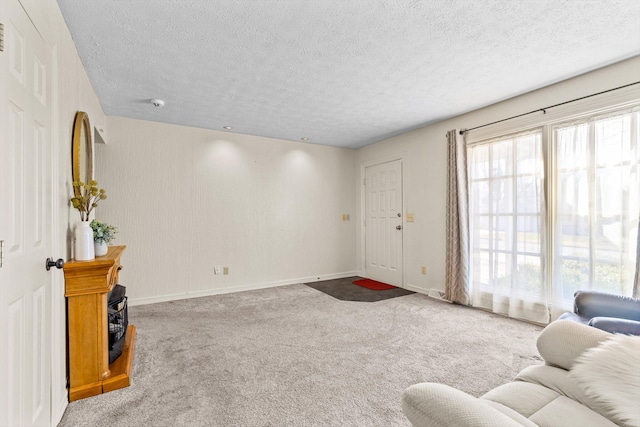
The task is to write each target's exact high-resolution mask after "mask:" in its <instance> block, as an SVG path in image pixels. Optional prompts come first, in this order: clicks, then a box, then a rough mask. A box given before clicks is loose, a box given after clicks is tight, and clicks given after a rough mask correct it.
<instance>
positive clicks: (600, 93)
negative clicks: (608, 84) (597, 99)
mask: <svg viewBox="0 0 640 427" xmlns="http://www.w3.org/2000/svg"><path fill="white" fill-rule="evenodd" d="M637 84H640V81H638V82H634V83H629V84H626V85H624V86H618V87H615V88H613V89H609V90H604V91H602V92H598V93H593V94H591V95H587V96H582V97H580V98H576V99H572V100H571V101H565V102H561V103H559V104H554V105H550V106H548V107H544V108H539V109H537V110H533V111H529V112H528V113H522V114H518V115H517V116H512V117H507V118H506V119H502V120H497V121H495V122H491V123H486V124H484V125H480V126H476V127H473V128H470V129H461V130H460V135H464V134H465V133H466V132H469V131H472V130H475V129H480V128H483V127H486V126H491V125H495V124H496V123H501V122H506V121H507V120H511V119H517V118H518V117H522V116H527V115H529V114H533V113H538V112H540V111H542V113H543V114H547V110H548V109H550V108H554V107H559V106H561V105H565V104H570V103H572V102H576V101H580V100H583V99H587V98H591V97H592V96H598V95H602V94H603V93H607V92H613V91H614V90H618V89H624V88H625V87H629V86H633V85H637Z"/></svg>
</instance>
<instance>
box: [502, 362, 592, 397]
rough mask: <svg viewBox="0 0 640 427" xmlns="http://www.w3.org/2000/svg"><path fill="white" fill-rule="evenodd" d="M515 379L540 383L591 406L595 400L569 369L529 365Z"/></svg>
mask: <svg viewBox="0 0 640 427" xmlns="http://www.w3.org/2000/svg"><path fill="white" fill-rule="evenodd" d="M514 380H515V381H525V382H528V383H533V384H539V385H541V386H543V387H547V388H549V389H551V390H554V391H556V392H557V393H558V394H561V395H563V396H567V397H568V398H569V399H573V400H576V401H578V402H580V403H582V404H584V405H587V406H589V407H591V406H592V404H593V400H592V399H591V398H590V397H588V396H587V395H586V394H585V392H584V389H583V388H582V387H580V386H579V385H578V383H577V382H575V381H574V380H573V379H572V378H570V377H569V371H565V370H564V369H560V368H556V367H553V366H547V365H534V366H529V367H528V368H524V369H523V370H522V371H520V373H519V374H518V375H516V377H515V378H514Z"/></svg>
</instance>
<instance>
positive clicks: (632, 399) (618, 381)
mask: <svg viewBox="0 0 640 427" xmlns="http://www.w3.org/2000/svg"><path fill="white" fill-rule="evenodd" d="M639 366H640V337H638V336H629V335H612V336H611V338H609V339H608V340H607V341H605V342H602V343H600V345H598V346H597V347H595V348H592V349H590V350H588V351H586V352H584V354H583V355H581V356H580V357H579V358H578V359H577V361H576V363H575V365H574V366H573V368H572V369H571V372H570V373H569V377H570V378H572V379H574V380H575V381H576V382H577V383H578V384H579V385H580V386H581V387H582V388H583V389H584V390H585V394H586V395H588V396H589V397H590V398H591V400H592V401H593V402H595V405H593V404H592V407H594V406H595V407H594V409H596V410H597V411H598V412H600V413H602V414H605V415H606V416H607V417H608V418H609V419H611V420H613V421H615V422H617V423H619V424H621V425H624V426H634V427H635V426H640V406H639V402H640V368H638V367H639Z"/></svg>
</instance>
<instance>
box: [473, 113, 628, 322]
mask: <svg viewBox="0 0 640 427" xmlns="http://www.w3.org/2000/svg"><path fill="white" fill-rule="evenodd" d="M639 122H640V113H639V112H638V111H637V110H636V111H631V110H627V111H619V112H615V113H612V114H609V115H607V116H601V117H585V118H583V119H582V120H580V121H572V122H565V123H557V124H554V125H550V124H549V125H544V126H543V127H541V128H536V129H533V130H530V131H527V132H524V133H518V134H511V135H507V136H503V137H499V138H495V139H489V140H483V141H477V142H473V143H471V144H469V146H468V159H469V160H468V167H469V199H470V200H469V202H470V203H469V206H470V215H469V217H470V228H471V230H470V231H471V233H470V235H471V242H470V244H471V248H470V251H471V268H470V283H471V295H472V304H473V305H475V306H479V307H483V308H487V309H490V310H493V311H495V312H498V313H502V314H507V315H510V316H513V317H519V318H524V319H528V320H533V321H537V322H541V323H545V322H547V321H548V320H549V309H551V310H552V315H553V316H554V317H555V316H556V315H557V314H559V313H560V312H562V311H564V310H567V309H571V306H572V301H573V293H574V292H575V291H576V290H578V289H593V290H600V291H604V292H611V293H615V294H619V295H626V296H631V295H632V293H633V286H634V283H633V282H634V275H635V269H636V251H637V233H638V221H639V217H640V146H639V145H640V144H639V143H638V135H639V134H640V124H639ZM545 171H546V172H547V174H548V176H545V173H544V172H545ZM545 195H547V200H545Z"/></svg>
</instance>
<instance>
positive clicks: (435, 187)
mask: <svg viewBox="0 0 640 427" xmlns="http://www.w3.org/2000/svg"><path fill="white" fill-rule="evenodd" d="M638 80H640V57H635V58H632V59H629V60H627V61H624V62H620V63H618V64H614V65H612V66H609V67H606V68H603V69H600V70H596V71H593V72H591V73H588V74H585V75H582V76H579V77H576V78H573V79H570V80H567V81H564V82H561V83H558V84H555V85H552V86H549V87H546V88H543V89H540V90H537V91H534V92H531V93H528V94H525V95H521V96H518V97H516V98H512V99H510V100H507V101H504V102H501V103H498V104H495V105H492V106H489V107H486V108H482V109H480V110H476V111H474V112H471V113H468V114H464V115H461V116H458V117H455V118H452V119H450V120H446V121H443V122H440V123H436V124H434V125H431V126H427V127H425V128H422V129H418V130H415V131H412V132H408V133H406V134H403V135H399V136H397V137H394V138H391V139H388V140H385V141H382V142H380V143H377V144H374V145H370V146H368V147H364V148H361V149H360V150H358V152H357V160H356V162H357V165H358V166H357V167H361V165H363V164H367V163H371V162H375V161H377V160H384V159H387V158H389V157H390V156H391V157H400V156H401V157H403V159H404V167H405V178H406V180H405V184H404V202H405V206H406V212H405V213H413V214H414V217H415V222H413V223H407V222H405V224H404V235H403V236H404V285H405V287H407V288H409V289H412V290H417V291H421V292H427V291H428V290H429V289H437V290H444V282H445V279H444V277H445V249H446V239H445V231H446V230H445V225H446V219H445V204H446V191H445V190H446V179H447V170H446V166H447V158H446V156H447V146H446V137H445V135H446V133H447V131H449V130H451V129H455V128H460V129H465V128H472V127H475V126H479V125H483V124H485V123H490V122H493V121H496V120H501V119H504V118H507V117H511V116H514V115H517V114H522V113H526V112H528V111H532V110H536V109H540V108H543V107H547V106H550V105H553V104H557V103H561V102H564V101H568V100H571V99H575V98H579V97H582V96H585V95H589V94H593V93H597V92H600V91H605V90H608V89H612V88H614V87H618V86H622V85H625V84H629V83H633V82H636V81H638ZM633 90H634V91H636V93H638V94H640V92H638V91H639V90H640V88H638V87H637V86H635V87H634V89H633ZM638 97H639V98H640V96H638ZM539 114H540V115H541V113H539ZM361 178H362V177H358V179H359V181H360V180H361ZM360 182H361V181H360ZM361 193H362V192H361V186H360V185H358V191H357V194H356V198H357V203H358V217H360V214H361V212H360V210H359V209H360V201H361V197H362V196H361ZM356 233H357V245H358V249H357V250H358V255H357V259H358V263H359V264H358V265H359V266H360V265H361V263H360V260H361V259H362V257H363V246H362V243H361V242H362V235H361V229H360V227H358V228H357V230H356ZM423 265H424V266H427V267H428V269H427V274H426V275H422V274H421V266H423Z"/></svg>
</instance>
